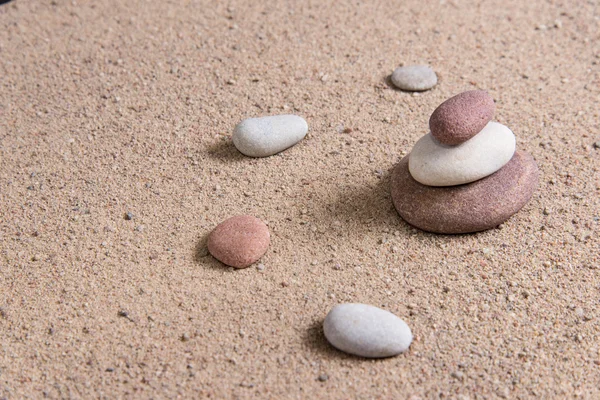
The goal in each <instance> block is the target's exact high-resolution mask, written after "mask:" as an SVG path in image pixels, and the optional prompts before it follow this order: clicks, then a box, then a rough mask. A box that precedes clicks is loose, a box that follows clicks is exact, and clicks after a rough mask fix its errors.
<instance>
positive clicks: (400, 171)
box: [391, 151, 539, 234]
mask: <svg viewBox="0 0 600 400" xmlns="http://www.w3.org/2000/svg"><path fill="white" fill-rule="evenodd" d="M409 156H410V155H409ZM409 156H406V157H404V158H403V159H402V160H400V162H399V163H398V165H397V166H396V167H395V168H394V170H393V172H392V177H391V180H392V181H391V191H392V201H393V203H394V206H395V207H396V210H397V211H398V213H399V214H400V216H401V217H402V218H403V219H404V220H405V221H406V222H408V223H409V224H411V225H413V226H415V227H417V228H420V229H422V230H424V231H428V232H436V233H446V234H452V233H468V232H478V231H483V230H486V229H490V228H493V227H495V226H498V225H499V224H501V223H502V222H504V221H506V220H507V219H508V218H510V217H511V216H512V215H513V214H515V213H516V212H517V211H519V210H520V209H521V208H522V207H523V206H524V205H525V204H526V203H527V202H528V201H529V199H530V198H531V196H532V195H533V192H534V190H535V189H536V187H537V185H538V180H539V170H538V167H537V164H536V162H535V160H534V159H533V157H532V156H531V155H529V154H528V153H525V152H523V151H517V152H515V154H514V156H513V158H512V159H511V160H510V161H509V162H508V163H507V164H506V165H505V166H504V167H502V168H501V169H500V170H499V171H497V172H496V173H494V174H492V175H489V176H487V177H485V178H483V179H480V180H478V181H475V182H472V183H469V184H466V185H460V186H451V187H433V186H426V185H423V184H421V183H419V182H417V181H416V180H414V179H413V177H412V176H411V174H410V172H409V169H408V164H409Z"/></svg>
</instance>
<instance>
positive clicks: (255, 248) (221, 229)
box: [208, 215, 271, 268]
mask: <svg viewBox="0 0 600 400" xmlns="http://www.w3.org/2000/svg"><path fill="white" fill-rule="evenodd" d="M270 241H271V235H270V234H269V228H268V227H267V225H265V223H264V222H262V221H261V220H260V219H258V218H256V217H253V216H251V215H238V216H235V217H231V218H229V219H227V220H225V221H223V222H221V223H220V224H219V225H217V227H216V228H215V229H214V230H213V231H212V232H211V233H210V236H209V237H208V251H209V252H210V254H212V255H213V257H214V258H216V259H217V260H219V261H221V262H222V263H223V264H226V265H229V266H231V267H235V268H246V267H249V266H250V265H252V264H253V263H255V262H256V261H258V259H259V258H261V257H262V256H263V255H264V254H265V252H266V251H267V248H268V247H269V243H270Z"/></svg>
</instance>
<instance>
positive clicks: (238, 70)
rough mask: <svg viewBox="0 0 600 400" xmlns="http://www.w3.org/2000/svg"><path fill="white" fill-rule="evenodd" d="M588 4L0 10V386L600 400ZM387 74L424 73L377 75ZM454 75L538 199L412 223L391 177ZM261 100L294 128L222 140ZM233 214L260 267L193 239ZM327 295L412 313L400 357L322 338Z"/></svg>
mask: <svg viewBox="0 0 600 400" xmlns="http://www.w3.org/2000/svg"><path fill="white" fill-rule="evenodd" d="M599 18H600V8H599V6H598V3H597V2H595V1H583V0H577V1H574V2H560V1H544V0H530V1H521V0H510V1H504V0H492V1H485V2H484V1H473V2H471V1H463V0H441V1H423V0H406V1H395V2H392V1H389V2H383V1H373V2H357V1H354V2H341V1H338V2H329V1H323V0H318V1H316V0H315V1H298V2H296V1H283V0H281V1H278V0H273V1H261V2H257V1H248V0H245V1H242V0H231V1H228V2H216V1H208V0H206V1H194V0H167V1H141V0H128V1H122V0H104V1H93V0H74V1H71V0H53V1H43V2H42V1H25V0H14V1H12V2H8V3H7V4H2V5H0V88H1V89H0V90H1V91H0V287H1V291H0V307H1V312H0V347H1V350H0V398H7V399H21V398H41V397H44V396H46V397H48V398H107V399H113V398H178V397H180V398H209V397H211V398H261V399H262V398H265V399H266V398H273V399H282V398H296V399H317V398H319V399H321V398H323V399H325V398H332V399H353V398H360V399H367V398H386V399H391V398H394V399H400V398H408V399H413V400H414V399H418V398H421V399H428V398H445V399H466V398H471V399H474V398H497V397H506V398H570V397H575V396H579V397H582V398H592V399H593V398H598V397H599V396H600V373H599V372H600V365H599V364H600V344H599V339H600V337H599V335H600V325H599V323H600V313H599V310H598V300H599V292H598V290H599V288H600V277H599V276H598V275H599V272H598V269H597V268H598V267H599V266H600V256H599V248H600V240H599V218H600V200H599V198H600V195H599V194H600V193H599V191H600V173H599V169H600V149H596V148H595V147H594V143H596V142H600V134H599V128H600V125H599V120H600V119H599V111H598V104H599V101H600V32H599V29H600V28H599ZM401 63H405V64H407V65H408V64H423V63H427V64H429V65H431V66H432V67H433V68H434V70H435V71H436V72H437V73H438V76H439V78H440V79H439V83H438V85H437V86H436V87H435V88H434V89H433V90H431V91H428V92H424V93H421V94H419V95H412V94H410V93H404V92H401V91H398V90H394V89H392V88H391V87H390V86H389V85H388V82H389V75H390V74H391V72H392V71H393V70H394V68H396V67H397V66H398V65H400V64H401ZM472 89H485V90H488V91H489V92H490V94H491V95H492V96H493V97H494V99H495V100H496V106H497V111H496V118H495V119H496V120H497V121H499V122H500V123H503V124H505V125H507V126H509V127H511V129H512V130H513V131H514V132H515V134H516V136H517V147H518V148H519V149H522V150H525V151H528V152H530V153H531V154H532V155H533V156H534V157H535V159H536V160H537V162H538V164H539V166H540V170H541V181H540V186H539V189H538V190H537V191H536V192H535V194H534V196H533V198H532V200H531V201H530V202H529V203H528V204H527V205H526V206H525V207H524V208H523V209H522V210H521V211H520V212H519V213H518V214H517V215H515V216H514V217H513V218H511V219H510V220H509V221H508V222H506V223H505V224H504V225H503V226H502V229H494V230H490V231H486V232H482V233H478V234H471V235H460V236H444V235H434V234H428V233H424V232H422V231H419V230H416V229H414V228H411V227H410V226H409V225H407V224H406V223H405V222H404V221H403V220H402V219H401V218H400V217H399V216H398V214H397V213H396V211H395V210H394V208H393V206H392V202H391V199H390V193H389V183H390V182H389V172H390V170H391V169H392V168H393V166H394V164H395V163H396V162H397V161H398V160H399V159H400V158H401V157H402V156H403V155H405V154H406V153H407V152H408V151H410V149H411V147H412V145H413V144H414V143H415V142H416V140H417V139H418V138H419V137H421V136H422V135H423V134H425V133H426V132H427V123H428V120H429V115H430V114H431V112H432V111H433V110H434V109H435V108H436V107H437V106H438V105H439V104H440V103H441V102H442V101H444V100H445V99H447V98H449V97H451V96H453V95H455V94H457V93H459V92H461V91H464V90H472ZM279 113H295V114H298V115H301V116H303V117H304V118H306V119H307V121H308V123H309V126H310V131H309V134H308V136H307V138H306V139H305V140H303V141H302V142H301V143H300V144H298V145H296V146H295V147H293V148H291V149H288V150H287V151H285V152H283V153H281V154H279V155H276V156H273V157H270V158H265V159H250V158H247V157H244V156H242V155H241V154H240V153H239V152H237V150H236V149H235V148H234V146H233V144H232V143H231V137H230V136H231V133H232V130H233V128H234V127H235V125H236V124H237V123H238V122H240V121H241V120H242V119H244V118H248V117H256V116H263V115H270V114H279ZM599 145H600V143H599ZM544 210H545V211H544ZM127 212H131V213H132V214H133V215H134V217H133V219H132V220H126V219H125V218H124V215H125V213H127ZM242 213H247V214H253V215H255V216H257V217H259V218H261V219H262V220H264V221H268V225H269V228H270V230H271V235H272V240H271V246H270V248H269V250H268V251H267V253H266V255H265V256H264V257H263V258H262V260H261V262H262V263H263V264H264V265H265V268H264V271H262V272H260V271H258V270H257V268H255V267H250V268H248V269H244V270H234V269H232V268H228V267H224V266H223V265H222V264H220V263H219V262H218V261H216V260H215V259H213V258H212V257H211V256H208V255H207V253H206V250H205V241H206V236H207V234H208V233H209V232H210V231H211V229H213V228H214V227H215V226H216V225H217V224H218V223H219V222H221V221H222V220H224V219H226V218H228V217H230V216H232V215H236V214H242ZM340 302H363V303H368V304H372V305H375V306H378V307H382V308H384V309H386V310H388V311H391V312H393V313H395V314H396V315H398V316H399V317H401V318H402V319H404V320H405V321H406V322H407V323H408V324H409V325H410V327H411V329H412V332H413V333H414V335H415V340H414V342H413V344H412V345H411V347H410V349H409V351H408V352H406V353H405V354H403V355H401V356H399V357H395V358H390V359H385V360H377V361H372V360H364V359H360V358H357V357H352V356H348V355H345V354H343V353H341V352H339V351H337V350H335V349H333V348H332V347H331V346H329V345H328V344H327V342H326V340H325V339H324V337H323V332H322V321H323V318H324V317H325V315H326V314H327V312H328V311H329V309H330V308H331V307H333V306H334V305H335V304H338V303H340ZM461 396H462V397H461Z"/></svg>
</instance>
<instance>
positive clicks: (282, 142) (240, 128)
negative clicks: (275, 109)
mask: <svg viewBox="0 0 600 400" xmlns="http://www.w3.org/2000/svg"><path fill="white" fill-rule="evenodd" d="M307 132H308V124H307V123H306V121H305V120H304V118H302V117H299V116H297V115H274V116H269V117H261V118H248V119H245V120H243V121H242V122H240V123H239V124H238V125H237V126H236V127H235V129H234V131H233V144H234V145H235V147H236V148H237V149H238V150H239V151H240V152H241V153H242V154H245V155H247V156H250V157H267V156H271V155H273V154H276V153H279V152H280V151H283V150H285V149H287V148H288V147H291V146H293V145H295V144H296V143H298V142H299V141H300V140H302V139H303V138H304V136H306V133H307Z"/></svg>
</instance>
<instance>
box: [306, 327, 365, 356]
mask: <svg viewBox="0 0 600 400" xmlns="http://www.w3.org/2000/svg"><path fill="white" fill-rule="evenodd" d="M302 342H303V343H304V345H306V347H308V348H309V349H310V350H311V351H314V352H315V353H318V354H319V355H320V356H326V357H331V358H339V359H342V360H366V359H365V358H361V357H358V356H354V355H352V354H347V353H344V352H343V351H341V350H338V349H336V348H335V347H333V346H332V345H331V344H330V343H329V342H328V341H327V339H326V338H325V333H323V321H316V322H313V323H312V324H311V325H310V326H309V327H308V329H306V331H305V333H304V335H303V337H302Z"/></svg>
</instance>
